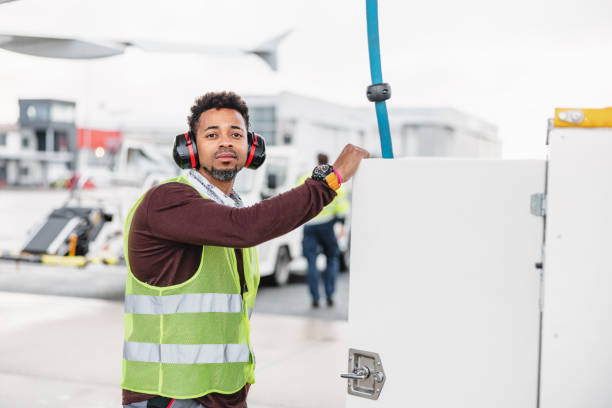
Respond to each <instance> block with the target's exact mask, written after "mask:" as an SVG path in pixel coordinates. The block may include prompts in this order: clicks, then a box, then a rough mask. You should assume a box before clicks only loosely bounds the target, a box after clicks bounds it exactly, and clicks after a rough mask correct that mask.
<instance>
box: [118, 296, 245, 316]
mask: <svg viewBox="0 0 612 408" xmlns="http://www.w3.org/2000/svg"><path fill="white" fill-rule="evenodd" d="M125 312H126V313H135V314H152V315H162V314H163V315H165V314H173V313H242V296H241V295H239V294H226V293H189V294H184V295H167V296H149V295H125Z"/></svg>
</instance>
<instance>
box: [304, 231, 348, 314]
mask: <svg viewBox="0 0 612 408" xmlns="http://www.w3.org/2000/svg"><path fill="white" fill-rule="evenodd" d="M319 247H320V248H321V249H322V250H323V253H324V254H325V257H326V258H327V267H326V268H325V276H324V280H325V295H327V297H328V298H331V297H332V296H333V294H334V291H335V289H336V277H337V276H338V269H339V265H340V259H339V257H340V249H339V248H338V241H337V240H336V234H335V233H334V221H333V220H332V221H329V222H325V223H322V224H314V225H305V226H304V239H303V240H302V250H303V252H304V256H305V257H306V260H307V261H308V286H309V288H310V294H311V295H312V300H313V301H314V302H318V301H319V271H318V269H317V255H318V254H319Z"/></svg>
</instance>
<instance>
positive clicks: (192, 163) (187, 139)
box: [185, 133, 196, 169]
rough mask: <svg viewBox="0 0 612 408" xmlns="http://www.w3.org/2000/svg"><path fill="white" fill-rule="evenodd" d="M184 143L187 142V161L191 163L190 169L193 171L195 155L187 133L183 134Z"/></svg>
mask: <svg viewBox="0 0 612 408" xmlns="http://www.w3.org/2000/svg"><path fill="white" fill-rule="evenodd" d="M185 141H186V142H187V150H189V159H190V162H191V168H192V169H195V168H196V160H195V153H194V152H193V142H192V140H191V137H190V135H189V133H185Z"/></svg>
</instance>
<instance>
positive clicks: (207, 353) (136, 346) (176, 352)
mask: <svg viewBox="0 0 612 408" xmlns="http://www.w3.org/2000/svg"><path fill="white" fill-rule="evenodd" d="M250 355H251V353H250V351H249V345H248V344H156V343H136V342H129V341H126V342H125V343H124V347H123V358H125V359H126V360H130V361H141V362H143V363H165V364H218V363H248V362H249V358H250Z"/></svg>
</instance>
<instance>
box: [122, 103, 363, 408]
mask: <svg viewBox="0 0 612 408" xmlns="http://www.w3.org/2000/svg"><path fill="white" fill-rule="evenodd" d="M188 122H189V130H190V132H191V133H190V135H191V136H192V137H193V138H194V143H195V146H196V147H197V160H193V163H195V165H194V166H193V167H194V168H193V169H190V170H186V171H184V172H183V173H182V174H181V176H179V177H177V178H175V179H171V180H169V181H168V182H166V183H163V184H161V185H158V186H155V187H153V188H151V189H150V190H149V191H148V192H147V193H146V194H145V195H144V196H143V197H141V199H140V200H139V201H138V202H137V203H136V204H135V206H134V207H133V208H132V211H130V214H129V215H128V219H127V221H126V231H125V239H126V242H125V247H126V263H127V266H128V275H127V282H126V306H125V307H126V314H125V343H124V356H123V375H122V381H121V386H122V388H123V405H124V406H127V407H133V408H135V407H156V408H157V407H163V408H167V407H170V406H172V407H173V408H181V407H200V408H201V407H205V408H244V407H246V398H247V393H248V391H249V386H250V384H252V383H253V382H254V367H255V357H254V355H253V350H252V347H251V345H250V340H249V337H250V336H249V333H250V325H249V315H250V310H252V308H253V306H254V302H255V294H256V291H257V287H258V284H259V271H258V266H257V255H256V253H255V250H254V247H255V246H256V245H258V244H260V243H262V242H264V241H267V240H270V239H272V238H275V237H278V236H280V235H282V234H285V233H287V232H289V231H291V230H292V229H294V228H296V227H298V226H300V225H302V224H303V223H305V222H306V221H308V220H309V219H311V218H312V217H314V216H315V215H316V214H317V213H319V212H320V211H321V210H322V209H323V207H324V206H325V205H327V204H329V203H330V202H331V201H332V200H333V198H334V196H335V195H336V193H335V189H337V188H338V187H339V184H340V180H339V179H342V180H348V179H350V178H351V177H352V176H353V174H354V173H355V171H356V169H357V167H358V165H359V162H360V161H361V159H363V158H367V157H368V153H367V152H366V151H364V150H363V149H360V148H358V147H355V146H352V145H347V146H346V147H345V149H344V150H343V151H342V153H341V154H340V156H339V157H338V159H337V160H336V162H335V163H334V166H333V169H332V170H329V169H320V168H316V169H315V170H317V171H313V176H314V177H313V178H312V179H310V180H307V181H306V182H305V183H304V184H303V185H302V186H300V187H297V188H295V189H293V190H291V191H289V192H286V193H284V194H281V195H279V196H277V197H274V198H271V199H268V200H264V201H262V202H261V203H258V204H256V205H254V206H251V207H247V208H245V207H244V206H243V204H242V201H241V199H240V197H239V196H238V194H236V192H235V191H233V185H234V179H235V176H236V174H237V173H238V172H239V171H240V170H241V169H242V167H243V166H244V164H245V163H246V161H247V150H248V141H247V132H248V126H249V115H248V108H247V106H246V104H245V103H244V101H243V100H242V99H241V98H240V97H239V96H238V95H236V94H234V93H231V92H229V93H228V92H220V93H207V94H206V95H204V96H202V97H200V98H198V99H197V100H196V101H195V104H194V105H193V106H192V107H191V115H190V116H189V118H188ZM186 136H187V135H186ZM198 163H199V164H198Z"/></svg>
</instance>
